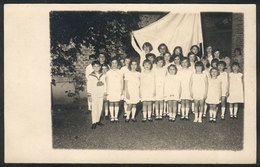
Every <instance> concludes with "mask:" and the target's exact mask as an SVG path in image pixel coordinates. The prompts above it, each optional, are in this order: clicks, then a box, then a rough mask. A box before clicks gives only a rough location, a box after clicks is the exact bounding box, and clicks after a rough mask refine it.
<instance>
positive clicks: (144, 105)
mask: <svg viewBox="0 0 260 167" xmlns="http://www.w3.org/2000/svg"><path fill="white" fill-rule="evenodd" d="M147 108H148V102H143V120H146V119H147Z"/></svg>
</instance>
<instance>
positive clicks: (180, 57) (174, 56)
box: [170, 55, 183, 62]
mask: <svg viewBox="0 0 260 167" xmlns="http://www.w3.org/2000/svg"><path fill="white" fill-rule="evenodd" d="M176 57H179V59H180V62H181V60H182V58H183V56H182V55H173V56H172V57H171V59H172V60H170V62H173V61H174V60H175V59H176Z"/></svg>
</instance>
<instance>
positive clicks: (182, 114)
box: [181, 107, 185, 117]
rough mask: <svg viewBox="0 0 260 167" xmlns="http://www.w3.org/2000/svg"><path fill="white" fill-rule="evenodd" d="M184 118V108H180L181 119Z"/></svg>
mask: <svg viewBox="0 0 260 167" xmlns="http://www.w3.org/2000/svg"><path fill="white" fill-rule="evenodd" d="M184 116H185V108H184V107H182V108H181V117H184Z"/></svg>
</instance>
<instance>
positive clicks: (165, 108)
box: [163, 101, 168, 114]
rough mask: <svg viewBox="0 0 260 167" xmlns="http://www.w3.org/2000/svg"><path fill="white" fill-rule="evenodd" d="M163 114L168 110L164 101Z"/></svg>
mask: <svg viewBox="0 0 260 167" xmlns="http://www.w3.org/2000/svg"><path fill="white" fill-rule="evenodd" d="M163 113H164V114H166V113H168V110H167V102H166V101H164V102H163Z"/></svg>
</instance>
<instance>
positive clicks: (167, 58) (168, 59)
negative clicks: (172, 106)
mask: <svg viewBox="0 0 260 167" xmlns="http://www.w3.org/2000/svg"><path fill="white" fill-rule="evenodd" d="M171 57H172V55H171V54H170V52H166V53H164V55H163V58H164V61H165V66H164V68H165V70H166V71H168V67H169V66H170V65H171V64H173V63H172V62H171V60H172V58H171ZM163 105H164V107H163V109H164V110H163V116H166V115H168V116H169V111H168V108H167V107H168V104H167V101H166V100H164V103H163Z"/></svg>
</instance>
